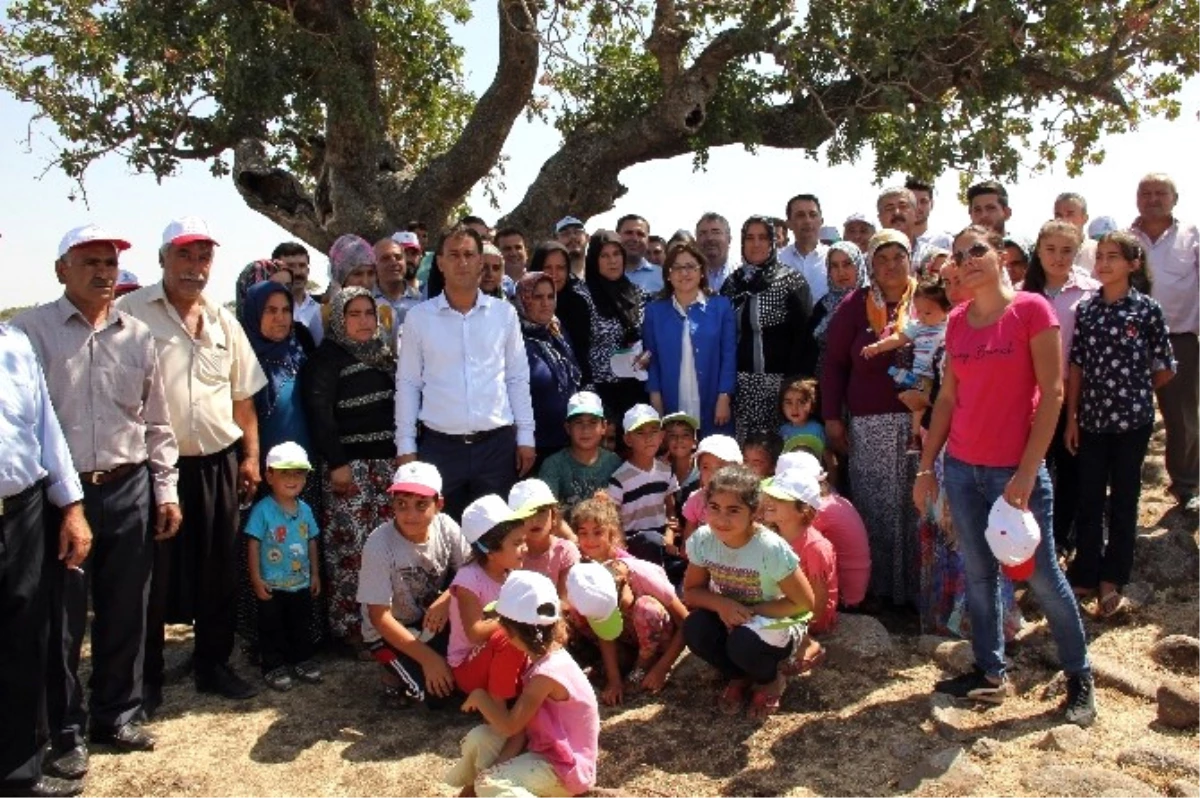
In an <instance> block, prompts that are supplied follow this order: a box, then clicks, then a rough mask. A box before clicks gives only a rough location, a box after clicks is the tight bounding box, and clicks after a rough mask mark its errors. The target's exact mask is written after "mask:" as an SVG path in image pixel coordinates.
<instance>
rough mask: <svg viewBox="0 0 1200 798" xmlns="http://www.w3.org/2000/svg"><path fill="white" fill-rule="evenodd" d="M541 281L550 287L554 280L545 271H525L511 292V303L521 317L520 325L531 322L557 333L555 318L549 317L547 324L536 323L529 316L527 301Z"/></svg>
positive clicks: (530, 298)
mask: <svg viewBox="0 0 1200 798" xmlns="http://www.w3.org/2000/svg"><path fill="white" fill-rule="evenodd" d="M542 282H547V283H550V287H551V288H553V287H554V280H553V279H551V277H550V275H548V274H546V273H545V272H540V271H539V272H526V273H525V276H524V277H522V278H521V279H520V280H518V281H517V288H516V290H515V291H514V292H513V305H514V306H515V307H516V309H517V315H518V316H520V317H521V324H522V326H524V325H525V324H532V325H534V326H535V327H547V328H548V329H549V330H550V332H551V334H553V335H558V334H559V328H558V319H557V318H551V319H550V323H549V324H538V323H537V322H535V321H533V319H531V318H529V302H530V301H531V300H532V299H533V292H534V291H535V290H536V289H537V287H538V284H539V283H542Z"/></svg>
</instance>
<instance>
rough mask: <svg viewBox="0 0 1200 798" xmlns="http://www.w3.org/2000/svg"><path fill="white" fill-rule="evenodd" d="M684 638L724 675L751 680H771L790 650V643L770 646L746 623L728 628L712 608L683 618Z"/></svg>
mask: <svg viewBox="0 0 1200 798" xmlns="http://www.w3.org/2000/svg"><path fill="white" fill-rule="evenodd" d="M683 639H684V641H685V642H686V643H687V647H688V648H689V649H691V651H692V653H693V654H695V655H696V656H697V657H699V658H700V659H702V660H704V661H705V662H707V663H708V664H709V665H712V666H713V667H714V668H716V669H717V670H719V671H720V672H721V674H722V675H723V676H724V677H725V678H727V679H749V680H750V681H751V682H753V683H754V684H768V683H770V682H772V681H774V680H775V677H776V676H778V675H779V665H780V663H782V662H783V661H784V660H785V659H787V658H788V655H789V654H791V653H792V647H791V646H784V647H782V648H780V647H779V646H773V645H771V644H770V643H767V642H766V641H764V640H763V639H762V638H761V637H759V636H758V634H756V633H755V632H754V631H753V630H751V629H747V628H746V627H745V626H735V627H734V628H733V629H727V628H726V627H725V622H724V621H722V620H721V616H720V615H718V614H717V613H715V612H713V611H712V610H692V611H691V613H690V614H689V615H688V617H687V619H686V620H685V621H684V622H683Z"/></svg>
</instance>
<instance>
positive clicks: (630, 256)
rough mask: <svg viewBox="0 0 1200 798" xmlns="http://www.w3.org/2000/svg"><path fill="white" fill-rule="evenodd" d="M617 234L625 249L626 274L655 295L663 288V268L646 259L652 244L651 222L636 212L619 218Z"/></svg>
mask: <svg viewBox="0 0 1200 798" xmlns="http://www.w3.org/2000/svg"><path fill="white" fill-rule="evenodd" d="M617 235H619V236H620V237H621V246H622V247H623V248H624V249H625V276H626V277H628V278H629V279H630V281H632V282H633V284H634V285H636V286H637V287H638V288H640V289H642V291H643V292H645V293H647V294H650V295H654V294H657V293H658V292H659V291H661V290H662V287H663V276H662V268H660V267H658V266H655V265H654V264H653V263H651V262H650V261H648V260H646V250H647V249H648V248H649V246H650V223H649V222H647V221H646V220H645V219H644V218H642V217H641V216H638V215H637V214H636V213H629V214H626V215H625V216H622V217H621V218H620V219H618V220H617Z"/></svg>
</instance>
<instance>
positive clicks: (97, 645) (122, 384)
mask: <svg viewBox="0 0 1200 798" xmlns="http://www.w3.org/2000/svg"><path fill="white" fill-rule="evenodd" d="M128 248H129V242H127V241H125V240H123V239H121V238H119V237H117V236H114V235H112V234H110V233H108V232H107V231H105V230H103V229H102V228H100V227H98V226H96V225H85V226H83V227H76V228H74V229H73V230H70V231H68V232H67V234H66V235H64V236H63V238H62V241H61V243H60V244H59V247H58V257H57V259H56V260H55V263H54V268H55V273H56V275H57V277H58V281H59V282H60V283H62V285H63V286H64V287H65V290H64V292H63V295H62V296H61V297H59V298H58V300H56V301H54V302H51V303H49V304H45V305H41V306H39V307H37V308H34V309H33V310H30V311H27V312H25V313H23V314H21V315H20V316H18V317H17V318H16V319H15V320H14V322H13V324H14V326H16V327H19V328H21V329H22V330H24V331H25V334H26V335H28V336H29V340H30V342H31V343H32V344H33V348H34V350H35V351H36V352H37V355H38V360H40V361H41V364H42V372H43V373H44V374H45V375H46V386H47V388H48V390H49V392H50V399H51V401H52V402H53V403H54V408H55V411H56V413H57V415H58V418H59V421H60V422H61V424H62V427H63V432H64V434H65V435H66V439H67V445H68V447H69V448H70V451H71V459H72V460H73V461H74V463H75V468H76V469H78V470H79V472H80V479H81V481H82V483H83V509H84V515H85V516H86V517H87V519H88V524H89V525H90V526H91V528H92V532H93V535H94V539H93V552H94V556H89V557H88V559H87V560H85V561H84V562H83V564H82V570H79V571H69V570H67V569H65V568H52V569H50V571H49V577H50V583H51V592H52V596H53V598H52V606H53V607H54V608H55V609H54V611H53V614H52V616H51V624H50V641H51V643H50V657H49V660H48V669H47V690H46V704H47V710H48V713H49V720H50V730H51V741H50V742H51V756H52V759H51V761H50V762H49V763H48V766H47V770H48V771H49V772H51V773H53V774H54V775H57V776H62V777H64V778H72V779H77V778H81V777H82V776H83V775H84V774H85V773H86V772H87V768H88V753H87V746H86V744H85V740H84V730H85V729H88V728H89V727H90V736H91V740H92V741H93V742H104V743H108V744H110V745H112V746H113V747H114V748H116V749H117V750H120V751H132V750H150V749H152V748H153V747H154V738H153V737H152V736H151V735H149V734H148V733H147V732H145V731H144V730H143V729H142V728H141V727H140V726H139V725H138V716H139V714H140V711H141V706H142V673H141V660H142V655H143V650H144V645H145V621H146V602H147V597H148V595H149V590H150V572H151V567H152V565H153V562H154V546H153V541H154V540H165V539H167V538H170V537H171V536H173V535H174V534H175V532H176V530H178V528H179V523H180V513H179V497H178V493H177V490H176V482H177V480H178V474H177V472H176V469H175V461H176V460H177V459H178V457H179V450H178V449H177V448H176V445H175V434H174V432H173V431H172V430H171V420H170V417H169V416H168V413H167V398H166V389H165V387H164V384H163V375H162V373H161V371H160V369H159V365H158V354H157V351H156V349H155V345H154V336H153V335H152V334H151V332H150V329H149V328H148V327H147V326H146V325H145V324H143V323H142V322H140V321H138V320H137V319H135V318H133V317H132V316H130V315H129V314H127V313H123V312H121V311H119V310H117V309H116V308H115V307H114V304H113V303H114V289H115V286H116V281H117V279H118V276H119V274H120V270H119V266H118V259H119V257H120V253H121V252H123V251H124V250H126V249H128ZM89 588H90V593H91V598H92V607H93V610H94V613H95V614H94V621H93V624H92V635H91V647H92V677H91V681H90V688H91V696H90V702H89V706H88V708H86V709H85V706H84V701H83V685H82V684H81V683H80V681H79V674H78V668H79V657H80V651H81V648H82V646H83V637H84V634H85V631H86V629H87V615H88V593H89ZM89 710H90V712H89ZM89 714H90V716H91V718H90V724H89V717H88V716H89Z"/></svg>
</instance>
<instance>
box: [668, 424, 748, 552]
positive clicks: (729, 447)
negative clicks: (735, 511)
mask: <svg viewBox="0 0 1200 798" xmlns="http://www.w3.org/2000/svg"><path fill="white" fill-rule="evenodd" d="M741 464H742V450H741V449H739V448H738V445H737V441H735V440H734V439H733V438H731V437H729V436H728V435H709V436H708V437H707V438H705V439H704V440H702V441H700V446H699V447H698V448H697V449H696V470H697V471H698V473H699V482H700V489H699V490H696V491H693V492H692V495H691V496H688V497H687V501H685V502H684V503H683V543H686V542H687V539H688V537H689V536H691V534H692V533H693V532H695V531H696V530H697V529H699V528H700V527H701V526H703V525H704V522H705V520H706V519H707V518H708V513H707V512H706V510H707V508H708V499H707V498H705V496H704V489H705V488H707V487H708V483H709V482H710V481H711V480H712V475H713V474H715V473H717V471H718V470H719V469H721V468H724V467H725V466H727V465H741ZM683 543H681V544H680V545H683Z"/></svg>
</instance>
